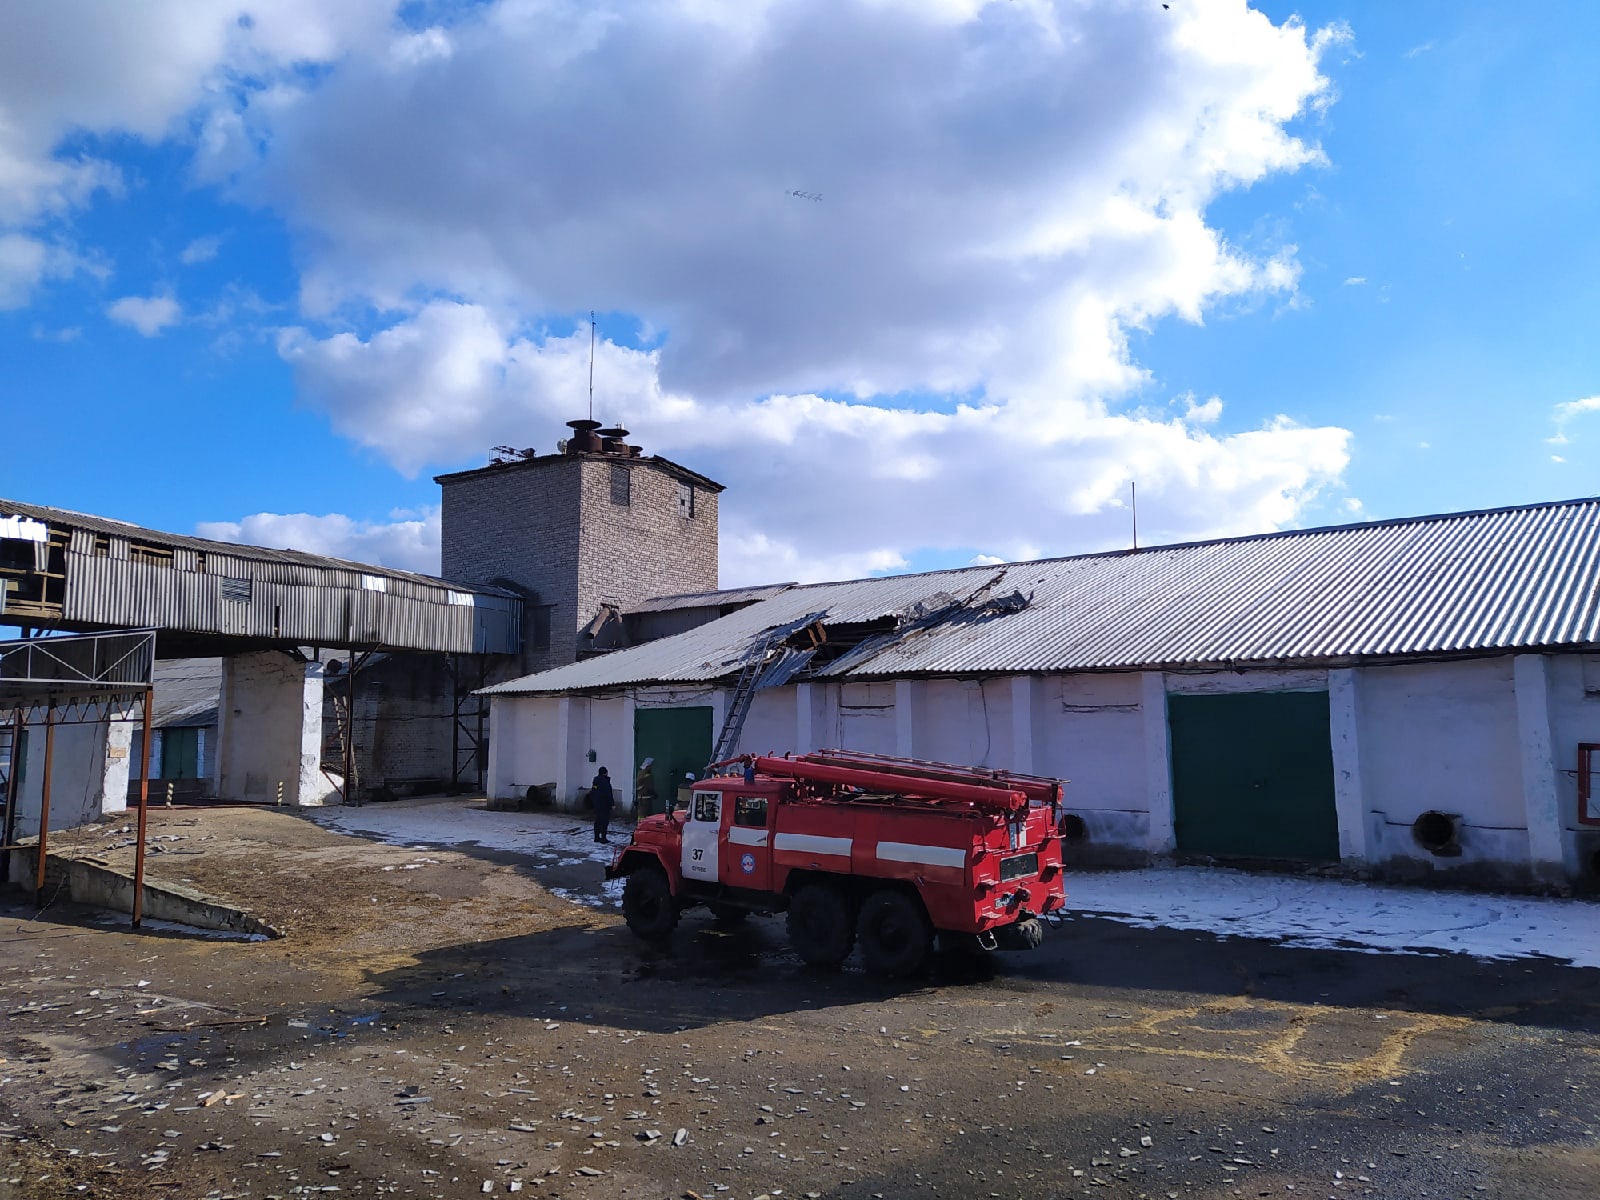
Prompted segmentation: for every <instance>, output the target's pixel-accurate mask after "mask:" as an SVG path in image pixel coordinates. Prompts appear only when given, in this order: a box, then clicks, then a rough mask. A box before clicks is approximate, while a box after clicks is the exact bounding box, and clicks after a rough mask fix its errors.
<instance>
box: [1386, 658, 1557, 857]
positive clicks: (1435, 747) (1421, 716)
mask: <svg viewBox="0 0 1600 1200" xmlns="http://www.w3.org/2000/svg"><path fill="white" fill-rule="evenodd" d="M1357 674H1358V677H1359V678H1358V683H1357V686H1358V696H1359V699H1358V704H1357V728H1358V730H1359V736H1360V755H1361V769H1362V778H1363V790H1364V792H1365V795H1366V803H1367V809H1368V812H1369V814H1370V816H1369V820H1370V824H1369V826H1368V834H1369V842H1368V854H1369V857H1370V858H1371V859H1372V860H1373V861H1374V862H1378V863H1384V862H1389V861H1392V860H1396V859H1402V860H1410V861H1411V862H1412V863H1414V864H1422V865H1425V866H1428V867H1429V868H1438V869H1447V868H1459V867H1463V866H1470V865H1474V864H1483V863H1493V862H1512V863H1524V864H1525V863H1527V862H1528V834H1527V807H1526V802H1525V797H1524V793H1523V764H1522V746H1521V740H1520V737H1519V732H1518V717H1517V696H1516V689H1515V684H1514V679H1513V665H1512V660H1511V659H1510V658H1509V657H1499V658H1489V659H1469V660H1466V661H1462V662H1444V663H1415V664H1407V665H1403V666H1392V667H1367V668H1363V669H1362V670H1360V671H1359V672H1357ZM1429 811H1437V812H1443V813H1449V814H1452V815H1459V816H1460V817H1461V819H1462V823H1463V834H1462V854H1461V857H1460V858H1459V859H1455V860H1445V859H1440V860H1434V859H1433V857H1432V856H1431V855H1429V854H1428V852H1427V851H1425V850H1422V849H1421V848H1420V847H1418V846H1417V844H1416V842H1415V839H1414V838H1413V837H1412V835H1411V824H1412V822H1413V821H1415V820H1416V819H1417V817H1419V816H1420V815H1422V814H1423V813H1425V812H1429Z"/></svg>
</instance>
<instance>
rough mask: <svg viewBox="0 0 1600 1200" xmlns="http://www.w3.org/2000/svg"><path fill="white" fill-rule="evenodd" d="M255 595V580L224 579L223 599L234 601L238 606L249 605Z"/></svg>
mask: <svg viewBox="0 0 1600 1200" xmlns="http://www.w3.org/2000/svg"><path fill="white" fill-rule="evenodd" d="M254 595H255V580H253V579H224V580H223V581H222V598H223V599H224V600H232V601H234V602H235V603H238V604H249V603H250V600H251V598H252V597H253V596H254Z"/></svg>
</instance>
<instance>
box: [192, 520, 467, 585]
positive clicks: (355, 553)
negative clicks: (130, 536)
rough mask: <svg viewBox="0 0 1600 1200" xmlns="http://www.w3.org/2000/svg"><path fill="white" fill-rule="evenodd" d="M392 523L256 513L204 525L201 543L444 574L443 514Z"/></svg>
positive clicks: (200, 527)
mask: <svg viewBox="0 0 1600 1200" xmlns="http://www.w3.org/2000/svg"><path fill="white" fill-rule="evenodd" d="M389 515H390V520H388V521H357V520H352V519H351V518H350V517H347V516H343V515H342V514H339V513H330V514H324V515H321V516H313V515H312V514H310V513H255V514H254V515H252V516H248V517H245V518H244V519H243V520H239V521H202V522H201V523H200V524H199V525H197V526H196V527H195V533H196V534H197V535H198V536H200V537H205V538H214V539H216V540H217V541H220V542H240V543H243V544H245V545H249V546H267V547H270V548H272V549H284V550H303V551H305V552H306V553H308V554H327V555H331V556H333V557H334V558H346V559H350V560H351V561H353V562H359V563H369V564H371V565H373V566H379V567H392V568H394V569H395V570H400V571H420V572H422V573H423V574H425V575H437V574H438V573H439V510H438V508H437V507H430V508H426V509H423V510H421V511H420V512H405V511H396V512H393V513H390V514H389Z"/></svg>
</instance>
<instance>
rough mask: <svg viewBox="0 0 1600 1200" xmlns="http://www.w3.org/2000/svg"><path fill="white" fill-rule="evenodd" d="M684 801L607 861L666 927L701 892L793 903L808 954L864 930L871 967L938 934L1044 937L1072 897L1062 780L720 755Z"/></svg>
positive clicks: (1011, 943)
mask: <svg viewBox="0 0 1600 1200" xmlns="http://www.w3.org/2000/svg"><path fill="white" fill-rule="evenodd" d="M713 769H714V770H718V771H725V770H730V769H731V770H732V771H733V772H734V773H732V774H713V775H711V776H710V777H708V778H706V779H704V780H701V781H700V782H699V783H696V784H695V785H694V789H693V792H692V793H691V797H690V802H689V806H688V808H687V810H684V809H680V808H674V809H673V811H671V812H668V813H664V814H658V815H656V816H651V817H646V818H644V819H643V820H641V821H640V822H639V824H638V826H637V828H636V829H635V830H634V835H633V840H632V841H631V842H630V843H629V844H628V845H627V846H626V847H624V848H623V850H622V851H621V852H620V853H619V854H618V855H617V858H616V861H615V862H613V863H612V865H611V867H610V868H609V869H608V870H607V871H606V877H607V878H608V879H617V878H621V877H626V880H627V882H626V884H625V885H624V888H623V893H622V911H623V915H624V916H625V917H626V918H627V922H628V927H629V928H630V929H632V930H633V931H634V933H636V934H638V935H639V936H640V937H643V938H648V939H651V940H660V939H664V938H665V937H667V935H668V934H670V933H671V932H672V930H673V929H674V928H675V927H676V925H677V923H678V916H679V914H680V913H681V912H682V911H683V910H685V909H687V908H692V907H693V906H695V905H698V904H704V905H706V906H707V907H708V908H710V910H711V912H712V913H713V914H714V915H715V916H716V917H717V918H718V919H719V920H723V921H735V920H739V919H742V918H743V917H744V916H746V915H747V914H749V913H751V912H758V913H777V912H783V913H786V914H787V924H788V933H789V940H790V941H791V942H792V943H793V945H794V948H795V950H796V951H797V952H798V953H799V954H800V956H801V957H802V958H804V959H805V960H806V961H807V962H810V963H814V964H818V965H837V964H838V963H840V962H843V961H844V959H845V958H846V957H847V956H848V955H849V954H850V951H851V950H852V949H853V948H854V947H855V946H856V945H857V944H859V945H860V947H861V955H862V958H863V960H864V961H865V963H866V966H867V969H868V970H869V971H872V972H874V973H876V974H882V975H907V974H912V973H914V972H916V971H918V970H919V969H921V967H922V966H923V964H924V963H925V962H926V961H927V958H928V955H929V952H930V951H931V950H932V948H933V940H934V937H935V935H936V934H937V935H940V936H942V937H944V938H946V939H949V940H953V941H956V942H960V943H968V944H976V945H978V946H982V947H983V948H985V949H990V950H994V949H1002V950H1021V949H1031V948H1032V947H1034V946H1037V945H1038V944H1039V941H1040V939H1041V937H1042V936H1043V928H1042V925H1041V923H1040V920H1039V918H1040V917H1043V916H1046V915H1048V914H1051V913H1054V912H1056V911H1058V910H1059V909H1060V908H1062V906H1063V905H1064V904H1065V891H1064V890H1063V879H1062V868H1061V841H1060V836H1059V834H1058V833H1057V830H1056V825H1057V819H1058V817H1059V815H1060V805H1061V789H1062V784H1061V781H1060V780H1055V779H1044V778H1041V777H1039V776H1034V775H1021V774H1017V773H1014V772H1007V771H989V770H983V769H981V768H977V767H960V766H951V765H949V764H945V763H932V762H921V761H918V760H915V759H904V758H890V757H887V756H882V755H873V754H860V753H854V752H849V751H842V750H820V751H816V752H815V753H811V754H800V755H785V756H783V757H774V756H759V755H744V756H741V757H740V758H736V759H730V760H729V761H728V762H725V763H718V764H716V765H715V767H714V768H713Z"/></svg>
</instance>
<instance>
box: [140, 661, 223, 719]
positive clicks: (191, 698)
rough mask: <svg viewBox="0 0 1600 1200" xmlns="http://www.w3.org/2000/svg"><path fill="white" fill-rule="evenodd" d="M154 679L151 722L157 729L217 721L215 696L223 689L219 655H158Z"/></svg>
mask: <svg viewBox="0 0 1600 1200" xmlns="http://www.w3.org/2000/svg"><path fill="white" fill-rule="evenodd" d="M154 683H155V696H156V703H155V708H154V710H152V712H151V724H152V725H154V726H155V727H156V728H157V729H166V728H169V727H171V728H174V729H176V728H179V727H181V726H195V725H215V724H216V723H217V698H218V696H219V695H220V694H221V692H222V660H221V659H220V658H162V659H157V660H156V669H155V680H154Z"/></svg>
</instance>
